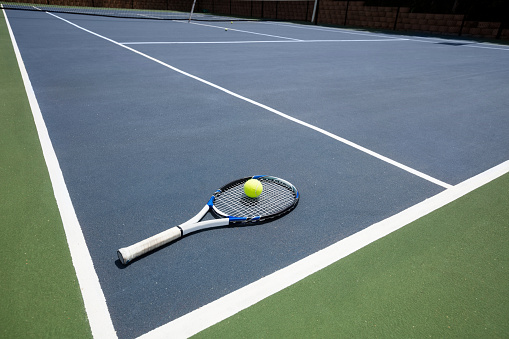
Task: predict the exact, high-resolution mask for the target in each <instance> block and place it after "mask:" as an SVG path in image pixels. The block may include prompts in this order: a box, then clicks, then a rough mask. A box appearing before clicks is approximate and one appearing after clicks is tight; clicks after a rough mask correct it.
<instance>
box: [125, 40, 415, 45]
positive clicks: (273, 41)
mask: <svg viewBox="0 0 509 339" xmlns="http://www.w3.org/2000/svg"><path fill="white" fill-rule="evenodd" d="M405 40H408V39H360V40H354V39H343V40H252V41H249V40H248V41H133V42H119V44H121V45H179V44H184V45H193V44H197V45H200V44H212V45H213V44H264V43H294V44H295V43H315V42H391V41H405Z"/></svg>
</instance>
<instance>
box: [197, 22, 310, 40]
mask: <svg viewBox="0 0 509 339" xmlns="http://www.w3.org/2000/svg"><path fill="white" fill-rule="evenodd" d="M189 24H192V25H197V26H205V27H212V28H220V29H226V28H227V29H228V30H229V31H233V32H241V33H248V34H254V35H262V36H268V37H271V38H278V39H285V40H292V41H301V40H300V39H294V38H288V37H284V36H278V35H271V34H265V33H258V32H252V31H244V30H241V29H236V28H230V27H225V26H216V25H210V24H200V23H197V22H190V23H189Z"/></svg>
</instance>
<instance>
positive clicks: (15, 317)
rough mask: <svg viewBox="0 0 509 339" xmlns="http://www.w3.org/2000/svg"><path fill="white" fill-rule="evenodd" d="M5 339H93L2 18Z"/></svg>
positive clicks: (0, 251)
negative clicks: (91, 338)
mask: <svg viewBox="0 0 509 339" xmlns="http://www.w3.org/2000/svg"><path fill="white" fill-rule="evenodd" d="M0 112H1V113H0V178H1V180H0V234H1V236H0V256H1V257H2V261H1V263H0V272H1V273H0V301H1V304H2V307H1V310H0V323H1V324H2V326H1V328H0V337H2V338H89V337H91V332H90V328H89V325H88V320H87V315H86V313H85V309H84V306H83V300H82V297H81V293H80V288H79V285H78V282H77V280H76V275H75V272H74V267H73V265H72V262H71V256H70V252H69V249H68V247H67V241H66V238H65V233H64V229H63V226H62V221H61V219H60V214H59V211H58V207H57V204H56V201H55V197H54V196H53V190H52V186H51V182H50V179H49V174H48V170H47V168H46V163H45V161H44V157H43V155H42V150H41V146H40V143H39V139H38V136H37V131H36V129H35V125H34V120H33V117H32V113H31V110H30V106H29V104H28V99H27V96H26V94H25V89H24V86H23V81H22V79H21V75H20V72H19V69H18V66H17V62H16V57H15V55H14V51H13V48H12V44H11V41H10V38H9V33H8V31H7V27H6V25H5V20H4V17H3V15H2V16H1V17H0Z"/></svg>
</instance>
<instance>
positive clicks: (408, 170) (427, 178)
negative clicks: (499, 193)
mask: <svg viewBox="0 0 509 339" xmlns="http://www.w3.org/2000/svg"><path fill="white" fill-rule="evenodd" d="M47 13H48V14H49V15H51V16H54V17H55V18H57V19H60V20H62V21H64V22H67V23H68V24H70V25H72V26H74V27H76V28H78V29H81V30H83V31H85V32H87V33H90V34H92V35H95V36H97V37H98V38H101V39H104V40H106V41H109V42H111V43H113V44H115V45H117V46H120V47H122V48H125V49H127V50H130V51H131V52H134V53H136V54H138V55H140V56H142V57H144V58H147V59H149V60H152V61H154V62H157V63H158V64H160V65H162V66H164V67H166V68H169V69H171V70H173V71H175V72H178V73H180V74H182V75H185V76H187V77H189V78H192V79H195V80H197V81H199V82H201V83H204V84H206V85H208V86H210V87H213V88H216V89H218V90H220V91H222V92H224V93H227V94H229V95H231V96H233V97H236V98H238V99H240V100H243V101H246V102H249V103H250V104H253V105H255V106H258V107H260V108H263V109H265V110H267V111H269V112H272V113H274V114H276V115H279V116H281V117H283V118H285V119H287V120H290V121H293V122H295V123H297V124H299V125H302V126H304V127H307V128H310V129H312V130H314V131H316V132H319V133H321V134H323V135H326V136H328V137H330V138H332V139H335V140H337V141H339V142H342V143H344V144H346V145H348V146H351V147H353V148H355V149H357V150H359V151H362V152H364V153H366V154H369V155H371V156H373V157H375V158H377V159H379V160H382V161H384V162H386V163H389V164H391V165H393V166H396V167H398V168H400V169H402V170H404V171H406V172H408V173H411V174H413V175H415V176H418V177H420V178H422V179H425V180H427V181H429V182H432V183H434V184H436V185H439V186H442V187H444V188H451V187H452V185H450V184H447V183H445V182H443V181H441V180H438V179H436V178H433V177H431V176H429V175H427V174H425V173H422V172H420V171H418V170H416V169H413V168H411V167H408V166H406V165H403V164H401V163H399V162H397V161H395V160H392V159H390V158H388V157H386V156H383V155H381V154H378V153H376V152H374V151H372V150H370V149H367V148H365V147H363V146H360V145H358V144H356V143H354V142H352V141H350V140H347V139H345V138H342V137H340V136H337V135H335V134H333V133H331V132H328V131H326V130H324V129H322V128H320V127H317V126H314V125H311V124H309V123H307V122H305V121H302V120H299V119H297V118H294V117H292V116H290V115H288V114H285V113H283V112H280V111H278V110H276V109H274V108H272V107H269V106H267V105H264V104H262V103H259V102H257V101H254V100H252V99H249V98H246V97H244V96H242V95H240V94H237V93H235V92H232V91H230V90H228V89H226V88H224V87H221V86H219V85H216V84H214V83H212V82H210V81H207V80H204V79H202V78H200V77H198V76H196V75H192V74H190V73H187V72H184V71H183V70H181V69H178V68H176V67H174V66H172V65H169V64H167V63H165V62H163V61H161V60H159V59H156V58H154V57H151V56H150V55H147V54H145V53H142V52H140V51H138V50H135V49H134V48H131V47H129V46H126V45H123V44H121V43H120V42H117V41H115V40H113V39H110V38H107V37H105V36H102V35H100V34H98V33H95V32H92V31H90V30H88V29H86V28H84V27H81V26H79V25H77V24H75V23H73V22H71V21H69V20H66V19H64V18H61V17H59V16H58V15H55V14H53V13H49V12H47Z"/></svg>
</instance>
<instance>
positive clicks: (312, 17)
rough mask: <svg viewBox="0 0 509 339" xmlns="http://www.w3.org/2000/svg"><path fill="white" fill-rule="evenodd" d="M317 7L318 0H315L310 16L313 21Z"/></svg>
mask: <svg viewBox="0 0 509 339" xmlns="http://www.w3.org/2000/svg"><path fill="white" fill-rule="evenodd" d="M317 8H318V0H315V5H314V6H313V15H312V16H311V22H312V23H314V22H315V19H316V9H317Z"/></svg>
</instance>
